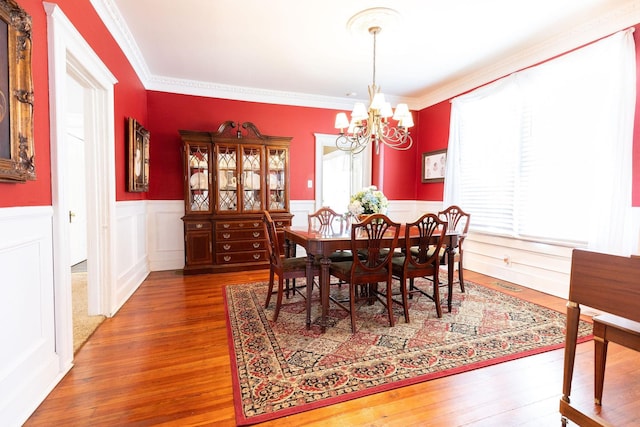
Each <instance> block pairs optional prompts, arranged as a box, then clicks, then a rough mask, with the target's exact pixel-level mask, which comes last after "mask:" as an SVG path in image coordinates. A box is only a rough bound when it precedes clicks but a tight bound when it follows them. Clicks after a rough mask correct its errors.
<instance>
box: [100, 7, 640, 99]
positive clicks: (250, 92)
mask: <svg viewBox="0 0 640 427" xmlns="http://www.w3.org/2000/svg"><path fill="white" fill-rule="evenodd" d="M90 1H91V4H92V5H93V7H94V8H95V10H96V12H97V13H98V15H99V16H100V18H101V19H102V21H103V22H104V24H105V26H106V27H107V29H108V30H109V32H111V34H112V35H113V37H114V38H115V40H116V42H117V43H118V45H119V46H120V48H121V49H122V50H123V52H124V54H125V56H126V57H127V58H128V59H129V62H130V63H131V65H132V67H133V68H134V70H135V72H136V73H137V74H138V77H139V78H140V80H141V81H142V84H143V86H144V87H145V89H147V90H157V91H163V92H169V93H179V94H185V95H196V96H207V97H215V98H223V99H231V100H239V101H250V102H263V103H270V104H282V105H294V106H303V107H313V108H327V109H338V110H351V108H352V107H353V104H354V102H357V101H361V102H365V103H367V102H368V100H356V99H353V98H339V97H326V96H320V95H312V94H305V93H294V92H283V91H276V90H267V89H259V88H252V87H242V86H231V85H223V84H218V83H212V82H202V81H193V80H185V79H174V78H169V77H164V76H156V75H152V74H151V72H150V70H149V67H148V66H147V64H146V62H145V61H144V58H143V56H142V53H141V52H140V48H139V47H138V45H137V44H136V42H135V40H134V38H133V36H132V34H131V32H130V31H129V29H128V27H127V25H126V22H125V20H124V18H123V17H122V15H121V14H120V12H119V10H118V8H117V7H116V5H115V3H114V1H113V0H90ZM606 8H607V9H606V11H603V13H601V14H597V16H595V17H594V18H593V19H591V20H589V21H587V22H585V23H583V24H580V25H578V26H576V27H570V28H567V29H566V30H565V31H563V32H560V33H556V34H553V35H552V36H550V37H547V38H545V39H541V40H540V41H539V42H537V43H534V44H532V45H530V46H529V47H526V48H520V49H518V51H517V52H515V53H514V54H513V55H510V56H508V57H506V58H504V59H501V60H498V61H495V62H491V63H488V64H487V65H486V66H485V67H483V68H482V69H481V70H479V71H477V72H472V73H468V74H464V75H456V76H452V77H451V78H450V79H449V80H448V81H446V82H444V83H441V84H439V85H437V87H435V88H434V89H433V90H431V91H430V92H429V93H428V94H427V95H425V96H423V97H418V98H406V97H395V100H397V101H396V102H404V103H406V104H408V105H409V108H410V109H411V110H414V111H415V110H421V109H424V108H427V107H430V106H432V105H434V104H437V103H439V102H442V101H444V100H447V99H450V98H453V97H455V96H457V95H460V94H462V93H465V92H467V91H469V90H472V89H475V88H477V87H480V86H482V85H484V84H487V83H489V82H492V81H494V80H496V79H499V78H501V77H504V76H506V75H509V74H511V73H513V72H516V71H519V70H522V69H524V68H527V67H530V66H532V65H535V64H538V63H540V62H544V61H546V60H547V59H549V58H553V57H555V56H558V55H561V54H563V53H566V52H568V51H571V50H573V49H575V48H578V47H580V46H584V45H586V44H588V43H591V42H593V41H595V40H598V39H600V38H602V37H606V36H608V35H610V34H613V33H615V32H616V31H619V30H623V29H625V28H628V27H630V26H633V25H636V24H638V23H640V2H638V0H620V1H619V4H618V5H613V6H612V5H611V4H607V6H606ZM387 97H388V98H389V101H390V102H393V98H394V97H392V96H389V95H387Z"/></svg>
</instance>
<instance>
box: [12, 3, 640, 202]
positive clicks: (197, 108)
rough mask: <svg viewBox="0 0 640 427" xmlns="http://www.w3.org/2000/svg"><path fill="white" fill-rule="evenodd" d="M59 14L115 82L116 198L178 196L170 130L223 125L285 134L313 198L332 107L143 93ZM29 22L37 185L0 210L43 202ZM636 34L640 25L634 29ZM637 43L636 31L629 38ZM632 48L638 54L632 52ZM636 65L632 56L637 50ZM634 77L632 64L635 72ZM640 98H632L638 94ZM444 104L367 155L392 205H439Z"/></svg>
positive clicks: (47, 180)
mask: <svg viewBox="0 0 640 427" xmlns="http://www.w3.org/2000/svg"><path fill="white" fill-rule="evenodd" d="M57 4H58V5H59V6H60V7H61V9H62V11H63V12H64V13H65V15H66V16H67V17H68V18H69V19H70V20H71V21H72V23H73V24H74V26H75V27H76V28H77V29H78V31H79V32H80V33H81V34H82V36H83V37H84V38H85V40H87V42H88V43H89V44H90V45H91V47H92V48H93V50H94V51H95V52H96V53H97V54H98V56H99V57H100V58H101V59H102V61H103V62H104V63H105V64H106V66H107V67H108V68H109V69H110V71H111V72H112V73H113V75H114V76H115V77H116V79H117V80H118V83H117V84H116V85H115V93H114V96H115V153H116V199H117V200H137V199H144V198H149V199H157V200H159V199H164V200H166V199H169V200H171V199H173V200H177V199H182V197H183V196H182V191H183V190H182V165H181V161H180V137H179V135H178V132H177V131H178V129H191V130H215V129H217V127H218V125H219V124H220V123H222V122H223V121H225V120H234V121H239V122H244V121H250V122H253V123H254V124H255V125H256V126H257V127H258V129H260V131H261V132H262V133H264V134H266V135H280V136H291V137H293V140H292V145H291V198H292V199H294V200H313V199H314V189H313V188H307V181H308V180H314V179H315V174H314V168H315V160H314V153H315V148H314V145H315V144H314V137H313V133H314V132H318V133H335V129H333V121H334V117H335V113H336V111H335V110H326V109H320V108H307V107H293V106H284V105H272V104H261V103H255V102H242V101H229V100H222V99H217V98H206V97H198V96H188V95H176V94H171V93H162V92H154V91H149V92H147V91H145V89H144V87H143V86H142V84H141V82H140V80H139V78H138V77H137V75H136V74H135V72H134V70H133V68H132V67H131V65H130V64H129V62H128V60H127V59H126V57H125V56H124V54H123V53H122V51H121V50H120V48H119V47H118V45H117V43H116V42H115V40H114V39H113V37H112V36H111V35H110V33H109V32H108V31H107V29H106V27H104V25H103V24H102V21H101V20H100V18H99V17H98V16H97V14H96V13H95V11H94V9H93V7H92V6H91V4H90V1H89V0H58V1H57ZM20 5H21V6H22V7H23V8H24V9H25V10H26V11H27V13H29V14H30V15H31V17H32V19H33V32H32V40H33V50H32V73H33V81H34V93H35V106H34V138H35V154H36V168H37V180H36V181H31V182H27V183H24V184H14V183H0V207H9V206H47V205H50V204H51V175H50V173H51V165H50V142H49V140H50V135H49V125H50V124H49V98H48V96H49V95H48V93H49V87H48V85H49V81H48V58H47V55H48V53H47V26H46V14H45V11H44V7H43V5H42V2H41V0H20ZM638 29H640V25H639V26H638ZM634 37H635V39H636V46H640V31H636V32H635V34H634ZM638 50H640V49H638ZM638 64H640V53H638ZM638 73H639V74H640V66H639V67H638ZM638 99H639V100H640V96H638ZM449 114H450V103H449V101H448V100H447V101H443V102H441V103H439V104H437V105H434V106H432V107H429V108H426V109H424V110H422V111H420V112H417V113H414V115H415V116H414V119H415V122H416V126H415V127H414V128H413V129H412V134H413V136H414V147H413V148H412V149H411V150H409V151H402V152H398V151H393V150H384V148H381V152H380V155H379V156H374V164H373V183H374V184H375V185H377V186H378V187H380V188H381V189H382V190H383V191H384V192H385V194H386V195H387V196H388V197H389V198H390V199H392V200H405V199H409V200H412V199H418V200H441V199H442V189H443V184H441V183H436V184H422V183H421V182H420V174H421V157H422V153H424V152H428V151H432V150H437V149H441V148H446V146H447V141H448V134H449ZM129 116H132V117H134V118H136V119H137V120H138V121H139V122H140V123H142V125H144V126H145V127H146V128H147V129H149V131H150V132H151V166H150V191H149V193H146V194H145V193H129V192H127V191H126V177H125V165H126V160H127V159H126V155H125V154H126V153H125V148H126V132H125V130H126V119H127V117H129ZM634 141H637V143H635V144H634V154H633V156H634V157H633V158H634V175H633V176H634V179H633V181H634V188H633V204H634V206H640V185H635V184H636V183H640V109H636V126H635V130H634Z"/></svg>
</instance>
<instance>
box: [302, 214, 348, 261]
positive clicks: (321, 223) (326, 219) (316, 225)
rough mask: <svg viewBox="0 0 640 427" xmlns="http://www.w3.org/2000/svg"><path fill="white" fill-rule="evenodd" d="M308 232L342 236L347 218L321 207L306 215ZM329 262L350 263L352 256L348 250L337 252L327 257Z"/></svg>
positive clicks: (346, 225) (345, 228)
mask: <svg viewBox="0 0 640 427" xmlns="http://www.w3.org/2000/svg"><path fill="white" fill-rule="evenodd" d="M307 221H308V222H309V230H314V231H317V232H320V233H322V234H326V235H329V236H332V235H337V234H342V233H344V232H345V230H347V228H348V225H349V220H348V218H345V217H344V216H342V215H340V214H339V213H337V212H336V211H334V210H333V209H331V208H329V207H326V206H324V207H321V208H320V209H318V210H317V211H315V212H314V213H312V214H309V215H307ZM329 259H330V260H331V262H339V261H351V260H352V259H353V254H352V253H351V251H350V250H338V251H335V252H333V253H331V254H330V255H329Z"/></svg>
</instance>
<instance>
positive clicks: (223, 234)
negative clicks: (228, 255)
mask: <svg viewBox="0 0 640 427" xmlns="http://www.w3.org/2000/svg"><path fill="white" fill-rule="evenodd" d="M222 237H223V238H225V239H228V238H229V237H231V234H229V233H222Z"/></svg>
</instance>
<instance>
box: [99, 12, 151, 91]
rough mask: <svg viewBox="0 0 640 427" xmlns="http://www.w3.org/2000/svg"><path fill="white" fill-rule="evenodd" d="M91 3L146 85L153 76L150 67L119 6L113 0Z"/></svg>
mask: <svg viewBox="0 0 640 427" xmlns="http://www.w3.org/2000/svg"><path fill="white" fill-rule="evenodd" d="M90 1H91V5H92V6H93V8H94V9H95V10H96V12H97V13H98V16H99V17H100V19H102V22H103V23H104V25H105V26H106V27H107V30H109V32H110V33H111V35H112V36H113V38H114V39H115V40H116V43H118V45H119V46H120V49H122V51H123V52H124V55H125V56H126V57H127V59H128V60H129V62H130V63H131V66H132V67H133V69H134V71H135V72H136V74H137V75H138V78H139V79H140V80H141V81H142V84H143V85H144V86H145V87H146V82H147V81H148V80H149V78H150V76H151V72H150V71H149V67H148V66H147V63H146V62H145V60H144V57H143V56H142V52H141V51H140V48H139V47H138V44H137V43H136V41H135V39H134V38H133V35H132V34H131V31H129V27H128V26H127V23H126V22H125V20H124V18H123V17H122V15H121V14H120V11H119V10H118V7H117V6H116V5H115V3H114V2H113V0H90Z"/></svg>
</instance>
